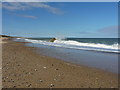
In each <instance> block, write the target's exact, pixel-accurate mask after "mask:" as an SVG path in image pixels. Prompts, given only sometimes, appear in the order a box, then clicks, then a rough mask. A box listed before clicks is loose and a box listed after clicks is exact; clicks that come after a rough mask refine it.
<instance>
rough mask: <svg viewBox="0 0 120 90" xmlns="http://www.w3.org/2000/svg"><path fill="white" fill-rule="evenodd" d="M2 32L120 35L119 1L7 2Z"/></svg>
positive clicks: (77, 35)
mask: <svg viewBox="0 0 120 90" xmlns="http://www.w3.org/2000/svg"><path fill="white" fill-rule="evenodd" d="M1 8H2V34H5V35H11V36H20V37H58V36H59V37H60V36H63V37H75V38H117V37H118V3H117V2H4V3H2V7H1Z"/></svg>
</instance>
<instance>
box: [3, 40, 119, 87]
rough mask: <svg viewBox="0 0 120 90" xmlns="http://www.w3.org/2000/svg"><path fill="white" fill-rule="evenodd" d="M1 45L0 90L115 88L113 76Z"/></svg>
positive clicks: (18, 45) (15, 44)
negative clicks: (0, 74)
mask: <svg viewBox="0 0 120 90" xmlns="http://www.w3.org/2000/svg"><path fill="white" fill-rule="evenodd" d="M7 42H8V43H5V44H3V48H2V49H3V54H2V58H3V60H2V73H3V77H2V84H3V85H2V86H3V88H89V87H90V88H117V87H118V77H117V74H113V73H110V72H106V71H102V70H99V69H95V68H88V67H85V66H79V67H78V66H76V65H75V64H70V63H67V62H64V61H62V60H58V59H55V58H51V57H46V56H42V55H40V54H38V53H36V52H35V49H36V48H34V47H26V46H25V45H24V43H20V42H13V41H10V40H8V41H7Z"/></svg>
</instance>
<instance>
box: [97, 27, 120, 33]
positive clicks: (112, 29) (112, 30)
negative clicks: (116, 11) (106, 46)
mask: <svg viewBox="0 0 120 90" xmlns="http://www.w3.org/2000/svg"><path fill="white" fill-rule="evenodd" d="M97 32H98V33H103V34H117V33H118V26H110V27H105V28H102V29H99V30H98V31H97Z"/></svg>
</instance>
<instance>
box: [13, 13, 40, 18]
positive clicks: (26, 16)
mask: <svg viewBox="0 0 120 90" xmlns="http://www.w3.org/2000/svg"><path fill="white" fill-rule="evenodd" d="M12 15H15V16H19V17H24V18H31V19H37V18H38V17H37V16H31V15H25V14H15V13H12Z"/></svg>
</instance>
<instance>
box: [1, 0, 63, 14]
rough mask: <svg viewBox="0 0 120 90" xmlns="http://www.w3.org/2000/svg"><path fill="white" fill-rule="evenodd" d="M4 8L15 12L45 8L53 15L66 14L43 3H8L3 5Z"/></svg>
mask: <svg viewBox="0 0 120 90" xmlns="http://www.w3.org/2000/svg"><path fill="white" fill-rule="evenodd" d="M2 7H3V8H5V9H7V10H11V11H15V10H31V9H33V8H43V9H47V10H48V11H50V12H51V13H53V14H63V13H64V12H63V11H62V10H60V9H59V8H55V7H52V6H50V5H48V4H46V3H41V2H7V3H2Z"/></svg>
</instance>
